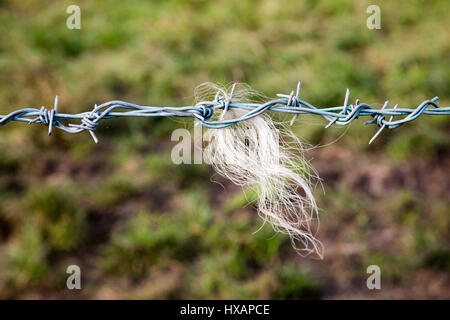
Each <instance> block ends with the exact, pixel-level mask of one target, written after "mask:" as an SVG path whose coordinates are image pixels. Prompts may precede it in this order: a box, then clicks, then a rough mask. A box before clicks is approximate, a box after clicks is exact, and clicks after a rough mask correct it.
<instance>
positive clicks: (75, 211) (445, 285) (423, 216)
mask: <svg viewBox="0 0 450 320" xmlns="http://www.w3.org/2000/svg"><path fill="white" fill-rule="evenodd" d="M70 4H73V1H58V2H54V1H39V2H38V1H27V0H17V1H10V0H1V1H0V70H1V72H0V102H1V109H0V114H6V113H8V112H10V111H12V110H14V109H16V108H18V107H23V106H29V107H40V106H41V105H47V106H50V105H51V104H52V101H53V97H54V95H55V94H58V95H59V96H60V110H61V111H64V112H80V111H85V110H87V109H89V108H91V107H92V106H93V105H94V104H95V103H101V102H104V101H107V100H112V99H121V100H128V101H131V102H135V103H139V104H151V105H186V104H191V103H192V101H193V96H192V94H193V90H194V88H195V86H196V85H198V84H200V83H202V82H205V81H212V82H219V83H228V82H231V81H239V82H246V83H248V84H249V85H251V86H252V87H253V88H255V89H257V90H259V91H261V92H263V93H265V94H267V95H269V96H274V95H275V94H276V93H278V92H283V93H287V92H290V90H292V89H293V88H294V87H295V85H296V82H297V81H298V80H301V81H302V83H303V98H304V99H306V100H307V101H310V102H311V103H313V104H315V105H317V106H331V105H340V104H341V103H342V101H343V98H344V93H345V89H346V88H347V87H348V88H350V89H351V94H352V95H351V96H352V99H354V98H356V97H359V98H361V99H362V101H364V102H368V103H371V104H374V105H375V106H381V105H382V103H383V102H384V100H385V99H389V100H390V101H391V104H394V103H399V104H400V106H401V107H407V106H408V107H415V106H416V105H417V104H418V103H420V102H421V101H422V100H424V99H429V98H432V97H434V96H435V95H439V97H440V98H441V100H440V104H441V105H442V106H449V105H450V99H449V96H450V95H449V93H450V91H449V90H450V75H449V72H448V70H449V69H450V43H449V41H448V36H449V33H448V30H450V20H449V19H448V10H449V9H450V8H449V3H448V1H447V0H442V1H424V0H423V1H418V0H415V1H408V2H400V1H378V2H377V3H372V2H367V1H356V0H355V1H343V0H335V1H240V0H236V1H235V0H227V1H225V0H223V1H214V2H212V1H211V2H207V1H202V0H197V1H184V0H178V1H149V2H141V1H134V0H129V1H77V2H76V4H78V5H79V6H80V7H81V23H82V29H81V30H68V29H67V28H66V18H67V17H68V14H66V12H65V11H66V8H67V6H68V5H70ZM369 4H377V5H379V6H380V7H381V24H382V29H381V30H368V29H367V28H366V18H367V16H368V15H367V14H366V8H367V6H368V5H369ZM363 121H364V120H363V119H362V120H359V121H357V122H356V123H354V124H353V125H352V126H351V128H350V129H349V130H348V131H347V132H346V134H345V135H344V136H343V137H342V138H341V139H340V140H338V141H337V142H335V143H333V144H331V145H329V146H327V147H323V148H315V149H312V150H310V151H309V152H308V154H307V156H308V158H310V159H312V164H313V165H314V166H315V167H316V168H317V170H318V172H319V175H320V176H321V177H322V178H323V179H324V184H323V185H324V190H322V189H321V188H317V190H316V196H317V198H318V201H319V206H320V208H321V227H320V232H319V238H320V239H321V240H322V241H323V243H324V246H325V259H324V260H323V261H317V260H313V259H308V258H306V259H304V258H301V257H299V256H298V255H296V254H295V252H294V251H293V250H292V248H291V246H290V243H289V241H288V239H287V238H286V237H284V236H281V235H277V234H275V233H274V232H273V230H272V229H271V228H270V227H269V226H268V225H267V226H265V227H264V228H262V230H261V231H259V232H258V233H256V234H254V235H252V232H253V231H256V230H257V229H258V228H259V227H260V225H261V220H260V219H258V217H257V215H256V212H255V209H254V208H253V207H252V206H246V203H247V201H246V198H245V195H244V194H243V192H242V190H240V189H239V188H237V187H235V186H233V185H232V184H231V183H229V182H227V181H225V180H224V179H222V178H220V177H218V176H217V175H214V176H213V171H212V170H211V168H209V167H208V166H206V165H204V166H203V165H202V166H200V165H180V166H177V165H174V164H172V162H171V160H170V151H171V148H172V147H173V145H174V143H171V142H170V133H171V131H172V130H173V129H175V128H179V127H187V128H191V129H192V122H191V121H184V122H182V121H180V120H176V121H175V120H173V119H130V120H125V119H124V120H122V121H105V122H102V123H101V125H100V126H99V128H98V131H97V132H98V136H99V138H100V143H99V144H98V145H95V144H94V143H93V142H92V140H91V137H90V135H89V134H86V133H85V134H80V135H69V134H65V133H63V132H59V131H58V132H54V134H53V135H52V136H51V137H48V136H47V134H46V130H45V129H44V128H42V126H38V125H36V126H26V125H23V124H20V123H15V124H9V125H8V126H5V127H2V128H1V132H0V134H1V137H2V139H1V140H0V148H1V149H0V150H1V156H0V298H100V299H102V298H152V299H160V298H289V299H298V298H450V290H449V284H450V278H449V269H450V251H449V242H450V233H449V230H450V228H449V226H450V220H449V217H450V215H449V213H450V212H449V211H450V203H449V198H448V190H449V187H450V176H449V175H450V174H449V170H450V157H449V155H450V153H449V150H450V144H449V132H450V121H449V118H448V117H439V118H438V117H434V118H433V117H431V116H423V117H421V118H420V120H418V121H415V122H413V123H410V124H407V125H405V126H403V127H401V128H399V129H396V130H394V131H392V132H387V130H386V131H385V132H383V134H382V135H381V136H380V137H379V138H378V139H377V140H376V142H375V143H374V144H373V145H371V146H369V145H368V144H367V142H368V141H369V139H370V137H371V136H372V135H373V134H374V132H375V130H376V128H374V127H364V126H363V125H362V123H363ZM325 124H326V123H325V121H323V120H322V119H319V118H317V117H308V116H301V117H300V118H299V120H298V121H297V123H296V125H295V127H294V128H293V129H294V130H295V132H296V134H297V135H298V136H299V137H301V138H302V139H303V140H305V141H307V142H310V143H312V144H313V145H323V144H327V143H330V142H332V141H334V140H335V139H336V138H338V137H339V136H340V135H341V134H342V133H343V132H344V130H345V129H343V128H330V129H326V130H325V129H324V128H323V127H324V126H325ZM211 176H213V180H216V181H219V182H220V183H221V184H223V185H224V187H225V190H223V189H222V187H221V186H220V185H219V184H217V183H213V182H212V181H211V180H210V178H211ZM323 191H325V192H323ZM247 196H248V197H250V198H251V197H252V196H253V197H254V195H251V194H248V195H247ZM70 264H77V265H79V266H80V267H81V270H82V286H83V289H82V290H81V291H77V292H75V291H69V290H67V289H66V287H65V281H66V277H67V274H66V268H67V266H68V265H70ZM370 264H377V265H379V266H380V267H381V270H382V290H379V291H376V290H375V291H369V290H368V289H367V288H366V285H365V283H366V278H367V276H368V275H367V274H366V268H367V266H368V265H370Z"/></svg>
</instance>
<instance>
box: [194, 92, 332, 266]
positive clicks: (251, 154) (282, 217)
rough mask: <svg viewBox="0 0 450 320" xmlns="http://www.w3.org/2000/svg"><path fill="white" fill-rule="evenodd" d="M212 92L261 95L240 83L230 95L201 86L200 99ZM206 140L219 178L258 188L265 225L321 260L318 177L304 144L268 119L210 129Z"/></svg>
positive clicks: (223, 116)
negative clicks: (314, 183) (314, 185)
mask: <svg viewBox="0 0 450 320" xmlns="http://www.w3.org/2000/svg"><path fill="white" fill-rule="evenodd" d="M211 93H213V94H217V93H218V94H220V95H222V97H221V99H225V100H227V99H230V100H231V99H232V100H233V102H242V101H243V100H244V101H246V100H247V99H248V97H249V95H250V96H256V97H257V96H258V94H257V93H256V92H255V91H253V90H251V89H249V87H247V86H243V85H238V86H236V87H234V90H233V89H232V91H231V93H228V91H227V90H225V89H223V88H220V87H218V86H217V85H215V84H211V83H207V84H203V85H201V86H200V87H198V88H197V90H196V97H197V100H198V101H201V100H202V99H207V98H208V97H207V96H205V94H211ZM231 94H232V97H231V96H230V95H231ZM216 97H217V96H216ZM209 98H210V97H209ZM243 112H244V111H242V110H237V109H233V108H231V109H230V110H228V111H227V112H226V113H225V114H224V112H223V111H222V112H221V114H220V115H218V117H220V118H221V119H227V118H229V117H235V116H240V115H242V113H243ZM218 113H219V112H218ZM285 137H286V138H287V139H285ZM205 138H206V140H208V141H209V144H208V145H207V146H206V147H205V149H204V157H205V159H206V161H207V162H208V163H210V164H211V165H212V166H213V167H214V168H215V170H216V171H217V172H218V173H219V174H221V175H223V176H224V177H226V178H228V179H230V180H231V181H233V182H234V183H235V184H237V185H239V186H242V187H247V186H253V187H255V188H256V190H257V193H258V204H257V207H258V214H259V215H260V217H261V218H262V219H263V220H264V222H266V221H268V222H270V223H271V225H272V226H273V228H274V230H276V231H278V232H282V233H286V234H288V235H289V237H290V239H291V242H292V245H293V247H294V248H295V249H296V250H297V251H298V252H299V253H300V254H302V255H308V254H311V253H315V254H317V255H318V256H319V257H320V258H322V257H323V247H322V244H321V242H320V241H319V240H318V239H317V238H316V236H315V234H316V231H317V226H318V209H317V205H316V202H315V199H314V196H313V193H312V190H311V185H312V178H313V177H314V176H315V173H314V171H313V169H312V168H311V167H310V165H309V163H308V161H307V160H306V159H305V158H304V156H303V153H302V150H303V146H302V143H301V142H300V140H299V139H298V138H297V137H296V136H295V135H294V134H293V133H292V132H291V131H290V130H288V129H286V128H285V127H284V126H280V125H279V124H276V123H275V122H274V121H273V120H272V119H271V118H270V117H267V116H265V115H262V116H260V117H255V118H252V119H249V120H248V121H242V122H239V123H236V124H235V125H234V126H232V127H227V128H223V129H221V130H214V129H209V130H208V131H207V132H206V134H205Z"/></svg>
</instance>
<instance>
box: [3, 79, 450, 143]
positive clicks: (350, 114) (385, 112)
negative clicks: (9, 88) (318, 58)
mask: <svg viewBox="0 0 450 320" xmlns="http://www.w3.org/2000/svg"><path fill="white" fill-rule="evenodd" d="M300 88H301V86H300V83H298V85H297V90H296V92H295V93H294V91H292V92H291V93H290V94H289V95H286V94H278V95H277V96H278V99H274V100H271V101H268V102H266V103H262V104H258V103H243V102H233V101H232V99H233V93H234V89H235V85H234V86H233V89H232V91H231V94H230V96H228V97H225V96H224V95H223V94H222V93H220V92H218V93H217V94H216V96H215V98H214V100H213V101H202V102H199V103H197V104H196V105H194V106H185V107H152V106H141V105H137V104H134V103H130V102H125V101H120V100H113V101H108V102H105V103H103V104H101V105H95V106H94V108H93V109H92V110H91V111H88V112H82V113H77V114H67V113H59V112H58V96H56V97H55V101H54V104H53V108H52V109H50V110H48V109H46V108H45V107H42V108H41V109H36V108H23V109H20V110H16V111H13V112H11V113H9V114H7V115H0V126H3V125H5V124H7V123H9V122H11V121H21V122H27V123H29V124H33V123H41V124H43V125H45V126H48V134H49V135H51V133H52V130H53V128H58V129H61V130H63V131H66V132H68V133H79V132H83V131H89V133H90V134H91V136H92V138H93V139H94V141H95V142H96V143H97V142H98V139H97V137H96V135H95V133H94V131H95V129H96V128H97V126H98V125H99V123H100V120H102V119H113V118H122V117H191V118H195V119H197V120H198V121H199V122H200V123H201V124H202V125H203V126H205V127H208V128H216V129H219V128H225V127H228V126H231V125H233V124H235V123H237V122H240V121H245V120H248V119H251V118H253V117H257V116H259V115H261V114H262V113H264V112H266V111H274V112H282V113H288V114H293V115H294V117H293V118H292V121H291V125H292V124H293V123H294V121H295V120H296V119H297V117H298V116H299V115H301V114H315V115H320V116H322V117H323V118H325V119H326V120H327V121H328V124H327V126H326V127H329V126H331V125H333V124H338V125H348V124H349V123H351V122H352V121H353V120H355V119H358V118H359V117H363V116H364V117H372V119H371V120H370V121H367V122H365V124H375V125H377V126H378V127H380V129H379V130H378V131H377V133H375V135H374V136H373V138H372V139H371V140H370V142H369V143H372V142H373V140H374V139H375V138H376V137H377V136H378V135H379V134H380V133H381V131H382V130H384V129H385V128H388V129H393V128H397V127H399V126H401V125H403V124H405V123H407V122H410V121H413V120H415V119H417V118H418V117H420V116H421V115H422V114H427V115H450V108H441V107H439V106H438V104H437V102H436V101H437V100H438V97H434V98H433V99H431V100H425V101H423V102H422V103H421V104H419V105H418V106H417V107H416V108H398V105H395V106H394V107H393V108H387V106H388V101H386V102H385V104H384V105H383V107H382V108H381V109H375V108H373V107H372V106H370V105H369V104H367V103H361V102H360V101H359V99H357V100H356V102H355V104H349V96H350V91H349V90H348V89H347V92H346V94H345V99H344V104H343V105H342V106H336V107H328V108H316V107H315V106H313V105H312V104H310V103H308V102H306V101H304V100H302V99H300ZM229 109H240V110H244V111H246V113H245V114H243V115H241V116H239V117H236V118H229V119H225V120H223V115H224V114H225V113H226V112H227V111H228V110H229ZM217 110H223V111H222V114H221V117H220V118H219V119H218V120H212V116H213V115H214V114H215V113H216V112H217ZM386 117H389V119H388V120H387V119H386ZM71 120H80V123H77V124H75V123H68V124H67V125H65V124H64V123H63V122H68V121H71Z"/></svg>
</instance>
